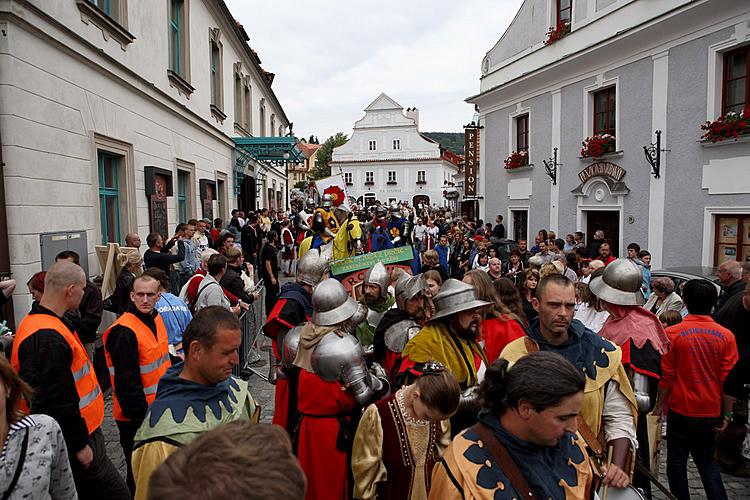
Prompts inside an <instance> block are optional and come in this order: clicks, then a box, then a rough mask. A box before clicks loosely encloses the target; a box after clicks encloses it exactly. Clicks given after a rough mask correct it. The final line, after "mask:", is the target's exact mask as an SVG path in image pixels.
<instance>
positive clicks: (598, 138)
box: [581, 134, 615, 158]
mask: <svg viewBox="0 0 750 500" xmlns="http://www.w3.org/2000/svg"><path fill="white" fill-rule="evenodd" d="M581 144H582V145H583V147H582V148H581V156H582V157H584V158H601V157H602V156H604V155H605V154H607V153H611V152H612V151H614V149H615V137H614V136H613V135H609V134H600V135H595V136H593V137H586V139H585V140H584V141H583V142H582V143H581Z"/></svg>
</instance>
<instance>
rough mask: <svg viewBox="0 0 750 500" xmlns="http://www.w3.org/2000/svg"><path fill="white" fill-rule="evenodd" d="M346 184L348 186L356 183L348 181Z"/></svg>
mask: <svg viewBox="0 0 750 500" xmlns="http://www.w3.org/2000/svg"><path fill="white" fill-rule="evenodd" d="M346 185H347V186H353V185H354V184H352V183H351V182H347V183H346Z"/></svg>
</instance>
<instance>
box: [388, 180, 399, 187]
mask: <svg viewBox="0 0 750 500" xmlns="http://www.w3.org/2000/svg"><path fill="white" fill-rule="evenodd" d="M386 184H388V185H389V186H395V185H396V184H398V183H397V182H396V181H388V182H386Z"/></svg>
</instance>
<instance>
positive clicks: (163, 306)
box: [156, 292, 193, 345]
mask: <svg viewBox="0 0 750 500" xmlns="http://www.w3.org/2000/svg"><path fill="white" fill-rule="evenodd" d="M156 310H157V311H159V314H161V319H162V320H164V327H165V328H166V329H167V336H168V337H169V343H170V344H172V345H175V344H179V343H180V342H182V334H183V333H184V332H185V328H187V325H188V323H190V320H192V319H193V315H192V314H190V309H188V306H187V304H185V302H183V301H182V299H180V298H179V297H177V296H175V295H172V294H171V293H169V292H162V293H161V298H160V299H159V301H158V302H157V303H156Z"/></svg>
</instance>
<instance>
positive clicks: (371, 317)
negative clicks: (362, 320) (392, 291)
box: [367, 309, 385, 328]
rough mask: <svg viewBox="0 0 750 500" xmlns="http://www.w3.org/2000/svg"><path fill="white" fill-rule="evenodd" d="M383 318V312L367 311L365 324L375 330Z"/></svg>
mask: <svg viewBox="0 0 750 500" xmlns="http://www.w3.org/2000/svg"><path fill="white" fill-rule="evenodd" d="M383 316H385V311H383V312H377V311H376V310H374V309H368V310H367V324H368V325H370V326H371V327H373V328H377V327H378V325H379V324H380V321H381V320H382V319H383Z"/></svg>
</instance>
